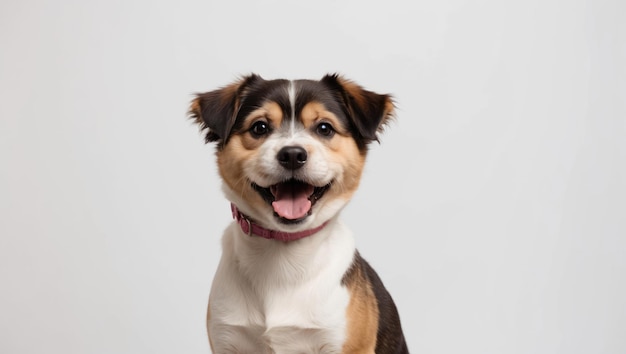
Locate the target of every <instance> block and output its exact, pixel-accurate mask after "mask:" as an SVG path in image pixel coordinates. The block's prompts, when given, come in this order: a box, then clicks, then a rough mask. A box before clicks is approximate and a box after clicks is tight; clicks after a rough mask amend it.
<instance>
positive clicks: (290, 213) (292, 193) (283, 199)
mask: <svg viewBox="0 0 626 354" xmlns="http://www.w3.org/2000/svg"><path fill="white" fill-rule="evenodd" d="M252 187H253V188H254V189H255V190H256V191H257V192H259V194H260V195H261V197H263V199H264V200H265V201H266V202H267V203H268V204H270V205H271V206H272V208H273V209H274V215H276V216H277V217H278V218H279V219H280V221H281V222H283V223H286V224H294V223H298V222H300V221H302V220H304V219H305V218H306V217H307V216H309V215H310V214H311V210H312V208H313V205H315V202H317V201H318V200H319V199H320V198H322V196H323V195H324V193H326V191H327V190H328V189H329V188H330V183H329V184H327V185H325V186H323V187H315V186H313V185H311V184H308V183H306V182H303V181H299V180H296V179H290V180H287V181H284V182H280V183H277V184H274V185H272V186H270V187H269V188H264V187H261V186H259V185H257V184H255V183H252Z"/></svg>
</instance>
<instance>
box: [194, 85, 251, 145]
mask: <svg viewBox="0 0 626 354" xmlns="http://www.w3.org/2000/svg"><path fill="white" fill-rule="evenodd" d="M259 80H263V79H262V78H261V77H260V76H259V75H256V74H250V75H248V76H244V77H242V78H241V79H240V80H238V81H236V82H234V83H232V84H230V85H228V86H224V87H222V88H220V89H218V90H215V91H211V92H205V93H198V94H196V95H195V96H196V98H195V99H193V101H192V102H191V107H190V108H189V116H190V118H191V119H193V120H194V121H195V123H197V124H198V125H200V129H201V130H205V129H206V130H207V133H206V137H205V140H206V142H207V143H209V142H214V141H217V142H218V147H221V146H223V145H224V144H225V143H226V141H227V140H228V137H229V136H230V133H231V130H232V128H233V125H234V124H235V119H236V118H237V113H238V111H239V107H240V105H241V99H242V97H243V96H244V95H245V92H246V88H248V87H249V86H250V85H252V84H253V83H254V82H256V81H259Z"/></svg>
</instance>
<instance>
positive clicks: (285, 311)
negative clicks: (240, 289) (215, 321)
mask: <svg viewBox="0 0 626 354" xmlns="http://www.w3.org/2000/svg"><path fill="white" fill-rule="evenodd" d="M231 299H232V298H231ZM232 300H234V299H232ZM259 300H260V301H259ZM348 301H349V299H348V294H347V292H346V291H345V289H342V288H341V287H339V286H338V287H337V288H336V289H334V290H332V291H330V293H325V294H322V293H321V292H320V291H318V289H316V288H315V287H313V286H303V287H302V288H300V289H297V290H295V291H285V292H282V293H278V292H274V293H268V294H267V296H266V297H264V298H261V299H258V298H257V299H256V300H252V301H248V302H247V303H245V304H244V303H241V302H238V300H237V301H232V302H231V301H228V302H231V303H230V305H226V304H224V302H223V301H220V303H222V305H225V306H227V307H228V308H230V309H235V310H234V311H231V313H230V315H228V316H226V317H222V324H221V325H220V326H218V327H220V328H221V329H222V330H223V331H224V332H230V333H232V334H234V335H236V337H237V340H233V341H229V342H230V343H231V344H232V345H233V346H236V347H237V351H238V352H247V351H248V350H251V349H252V348H256V349H255V351H252V352H258V349H260V348H263V349H264V351H265V352H267V353H339V352H340V351H341V347H342V344H343V342H344V338H345V327H346V319H345V312H346V306H347V304H348ZM217 332H220V331H217ZM235 333H236V334H235ZM221 336H222V335H221V334H219V333H214V337H217V338H220V337H221Z"/></svg>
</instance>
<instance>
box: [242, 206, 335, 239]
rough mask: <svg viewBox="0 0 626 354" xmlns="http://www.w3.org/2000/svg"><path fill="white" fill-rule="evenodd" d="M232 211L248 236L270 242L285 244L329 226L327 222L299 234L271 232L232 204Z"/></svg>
mask: <svg viewBox="0 0 626 354" xmlns="http://www.w3.org/2000/svg"><path fill="white" fill-rule="evenodd" d="M230 210H231V211H232V213H233V219H235V220H236V221H237V223H238V224H239V226H240V227H241V230H242V231H243V232H244V233H245V234H247V235H248V236H258V237H263V238H266V239H270V240H279V241H283V242H290V241H295V240H299V239H301V238H304V237H307V236H311V235H313V234H315V233H317V232H318V231H320V230H322V229H323V228H324V227H325V226H326V224H328V221H327V222H324V223H323V224H322V225H320V226H318V227H315V228H313V229H308V230H303V231H299V232H285V231H278V230H270V229H266V228H264V227H263V226H261V225H259V224H256V223H255V222H253V221H252V220H250V218H249V217H248V216H246V215H245V214H243V213H242V212H241V211H239V209H237V206H236V205H235V204H233V203H231V204H230Z"/></svg>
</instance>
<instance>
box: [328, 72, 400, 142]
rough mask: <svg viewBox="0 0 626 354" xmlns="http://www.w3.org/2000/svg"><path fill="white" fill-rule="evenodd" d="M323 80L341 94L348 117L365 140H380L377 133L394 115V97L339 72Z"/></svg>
mask: <svg viewBox="0 0 626 354" xmlns="http://www.w3.org/2000/svg"><path fill="white" fill-rule="evenodd" d="M321 82H322V83H324V84H326V85H328V86H330V87H331V88H333V89H335V90H337V91H338V92H339V93H340V94H341V98H342V99H343V102H344V104H345V107H346V110H347V112H346V113H347V115H348V119H350V121H351V122H352V124H354V127H355V128H356V130H357V131H358V132H359V134H360V135H361V137H362V138H363V139H364V140H365V142H366V143H369V142H371V141H378V135H377V133H379V132H381V131H382V130H383V128H384V127H385V125H386V124H387V123H388V122H389V120H390V119H391V118H392V117H393V115H394V108H395V105H394V103H393V98H392V97H391V96H390V95H386V94H385V95H381V94H378V93H375V92H372V91H368V90H366V89H364V88H363V87H361V86H359V85H357V84H356V83H354V82H352V81H350V80H347V79H345V78H343V77H341V76H339V75H337V74H332V75H326V76H324V77H323V78H322V80H321Z"/></svg>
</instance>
